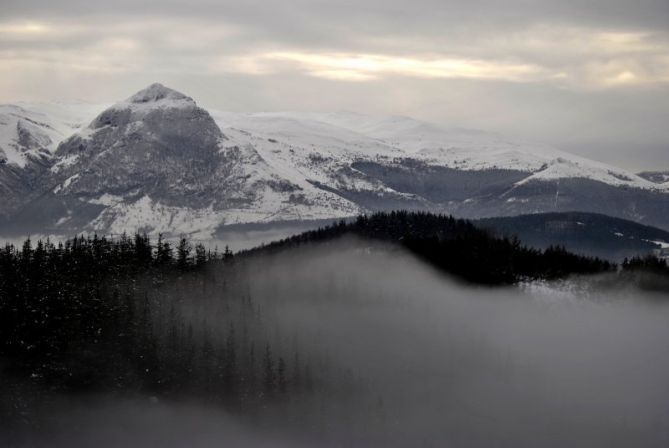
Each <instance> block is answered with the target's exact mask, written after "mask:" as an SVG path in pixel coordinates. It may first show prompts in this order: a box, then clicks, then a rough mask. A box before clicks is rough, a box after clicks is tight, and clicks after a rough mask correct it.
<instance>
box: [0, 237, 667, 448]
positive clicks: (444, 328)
mask: <svg viewBox="0 0 669 448" xmlns="http://www.w3.org/2000/svg"><path fill="white" fill-rule="evenodd" d="M122 244H125V243H122ZM143 244H144V243H142V240H141V239H140V240H137V241H136V242H135V243H132V242H129V243H128V245H127V246H126V247H127V249H125V250H126V251H127V252H125V254H126V255H123V254H124V252H123V249H121V252H118V253H119V255H116V257H118V256H120V257H121V258H117V261H112V260H113V258H111V257H110V256H107V255H95V252H93V251H92V249H93V248H94V247H95V246H92V247H90V249H87V248H86V245H83V244H82V245H80V246H79V248H77V246H74V245H73V246H72V248H71V249H70V251H71V252H70V255H67V258H66V260H74V259H76V257H94V258H91V260H99V261H95V262H88V263H87V264H86V265H87V266H88V269H89V272H91V273H92V272H96V271H98V269H100V268H102V267H103V266H104V264H101V263H105V264H107V263H111V264H108V266H109V267H108V268H105V269H108V271H106V272H108V274H105V275H102V276H101V275H97V276H94V277H91V279H90V280H75V279H74V278H72V279H71V280H70V284H71V286H69V287H67V289H63V290H65V291H69V290H70V289H69V288H71V287H73V288H74V289H73V290H71V291H79V292H78V293H76V295H78V296H79V297H82V298H83V297H85V295H81V294H88V293H86V291H87V290H89V289H90V288H92V289H93V291H95V290H97V293H96V296H97V297H98V301H96V302H88V301H87V300H82V301H80V302H78V303H77V302H72V303H71V305H68V306H71V307H74V308H72V310H75V309H80V310H81V311H83V313H81V314H79V313H73V314H70V313H69V312H66V313H64V314H63V312H62V311H58V309H54V310H53V311H52V312H53V313H54V316H56V317H57V316H62V317H63V318H64V319H62V320H60V324H58V325H57V326H55V327H49V326H46V327H42V328H43V331H44V333H42V334H43V335H45V336H47V335H50V337H48V338H46V339H42V340H40V339H39V338H38V339H37V340H35V343H36V345H35V346H34V347H33V348H30V346H23V347H21V346H20V345H17V346H15V347H14V348H11V346H8V345H6V343H7V342H8V341H11V339H5V338H6V337H7V333H6V330H7V329H9V328H11V327H7V326H5V327H3V328H4V331H5V333H3V340H4V344H3V356H7V355H8V354H9V353H14V355H11V356H14V357H16V356H19V358H14V359H16V360H20V362H18V363H17V362H15V363H14V364H13V368H10V369H8V370H7V371H6V372H5V376H6V378H4V380H3V384H6V385H8V387H5V388H3V395H2V397H3V401H2V402H3V404H4V405H5V407H4V408H3V412H4V414H3V415H4V416H3V419H2V421H3V425H2V429H1V430H0V435H1V436H0V437H1V438H0V440H3V443H6V444H9V445H10V446H35V445H38V446H41V445H46V444H48V445H49V446H63V447H65V446H68V447H73V446H74V447H76V446H87V445H89V444H90V443H95V444H96V445H97V446H109V447H112V446H121V445H123V446H145V445H146V444H147V443H148V444H161V445H166V446H180V445H182V444H188V445H190V446H198V447H209V446H220V444H222V443H223V444H234V445H235V446H249V447H252V446H270V445H271V446H314V445H318V446H341V445H342V444H345V445H347V446H379V445H384V446H410V445H413V444H415V443H416V441H419V442H420V443H421V444H423V445H424V446H444V445H447V444H455V445H458V446H490V444H495V443H496V444H501V445H502V446H531V445H535V446H536V445H539V446H547V447H550V446H556V447H557V446H564V445H565V444H568V445H570V446H630V445H643V446H664V445H665V444H666V441H667V437H669V427H667V425H666V419H665V413H666V409H665V407H664V405H665V403H666V400H667V398H669V397H667V396H666V395H667V390H666V387H665V384H666V380H665V379H666V376H667V373H669V365H668V364H667V363H666V362H665V360H666V356H665V354H666V350H665V344H664V342H663V341H664V340H665V339H666V337H667V336H669V335H667V334H666V333H667V331H668V330H667V328H668V327H667V325H666V321H667V318H668V317H669V316H667V313H666V312H667V308H666V303H665V301H664V300H658V298H660V297H661V296H657V295H654V294H652V293H641V292H640V291H639V290H634V289H633V290H626V289H621V288H617V287H615V286H613V285H612V283H611V281H602V282H598V281H597V280H596V279H593V281H594V284H595V285H600V286H595V287H592V288H590V290H589V291H588V293H587V294H584V293H583V292H582V291H579V290H572V291H571V292H570V293H567V294H566V295H565V291H564V290H558V289H555V290H553V289H551V288H550V287H548V288H546V287H545V284H543V286H542V287H541V288H527V287H523V288H519V287H518V286H512V287H507V288H501V289H489V288H486V289H481V288H479V287H473V286H464V285H462V284H461V283H458V282H457V281H454V280H453V279H452V278H448V277H444V276H443V275H442V274H440V273H438V272H437V271H435V269H434V268H432V267H430V266H429V265H427V264H425V263H424V262H422V261H420V260H419V259H417V258H416V257H415V256H412V255H410V254H409V253H407V252H405V251H404V250H402V249H398V248H397V247H395V246H393V245H387V243H381V244H379V243H378V242H376V243H375V242H373V241H371V240H365V239H362V240H360V239H343V240H342V239H335V240H332V241H331V243H329V244H323V243H322V242H321V243H316V244H305V245H301V246H299V247H297V248H294V249H290V248H287V249H283V250H279V251H274V252H273V253H272V254H266V255H262V254H255V255H253V256H249V257H241V256H238V257H234V258H226V259H223V260H221V259H219V260H218V261H216V260H212V261H208V262H203V261H198V260H201V259H200V258H198V257H200V255H198V254H199V252H198V253H196V254H194V258H193V259H192V260H189V259H185V261H184V259H183V258H182V255H181V253H182V252H181V251H182V248H181V246H180V247H176V248H174V249H175V253H174V258H173V261H172V262H170V261H165V260H166V259H165V258H160V257H164V254H165V251H164V248H163V249H161V250H162V251H163V252H161V253H162V254H163V255H160V253H159V254H156V255H155V256H154V257H155V258H154V261H153V262H150V261H149V262H147V261H141V257H142V255H141V254H143V253H146V251H145V246H143ZM100 247H101V248H102V247H106V246H105V245H102V246H100ZM122 247H123V246H121V248H122ZM89 250H90V252H89ZM107 250H110V252H109V253H110V254H112V253H114V251H113V250H112V248H111V247H109V248H108V249H104V250H103V251H102V252H99V253H100V254H104V253H105V251H107ZM86 253H90V255H85V254H86ZM56 254H57V253H56ZM56 254H54V255H56ZM77 254H78V255H77ZM54 255H51V256H54ZM73 257H74V258H73ZM205 258H206V257H205ZM34 260H35V261H34V262H37V259H36V258H35V259H34ZM46 260H48V258H47V259H45V261H43V262H44V263H47V264H46V265H47V266H48V265H49V264H48V263H49V262H48V261H46ZM106 260H107V261H106ZM124 260H125V261H124ZM160 260H163V261H160ZM64 261H65V260H64ZM160 263H167V264H162V265H161V264H160ZM172 263H174V264H172ZM183 263H185V264H183ZM195 263H204V264H199V265H196V264H195ZM69 266H71V267H70V268H64V269H74V271H73V272H80V273H81V275H83V277H81V278H82V279H84V278H87V273H86V272H84V271H81V268H77V267H75V266H76V265H75V264H71V263H70V264H69ZM160 266H162V267H160ZM59 269H63V268H59ZM103 272H104V271H103ZM101 273H102V272H101ZM57 274H58V273H57V272H54V274H53V276H52V277H49V278H53V279H54V280H55V279H57V278H58V275H57ZM608 275H616V274H608ZM101 280H102V281H101ZM45 281H46V283H43V286H42V288H46V289H44V291H45V292H46V291H49V290H51V288H54V286H49V285H50V283H49V281H50V280H45ZM601 285H608V286H605V287H601ZM5 291H6V289H5ZM52 291H53V293H57V291H58V289H53V290H52ZM114 291H116V292H114ZM70 294H72V293H70ZM114 296H118V297H119V299H120V301H119V299H113V297H114ZM46 300H47V301H46V302H45V303H56V302H50V301H49V300H50V299H46ZM34 306H39V305H37V304H35V305H34ZM38 309H39V308H38ZM96 310H97V311H96ZM102 310H106V311H105V312H101V311H102ZM5 312H7V310H3V313H5ZM40 315H41V316H44V315H43V314H41V313H40ZM76 315H79V316H80V317H74V316H76ZM68 316H69V317H68ZM31 325H32V328H34V329H35V330H36V329H38V328H40V325H34V324H31ZM15 328H16V327H15ZM27 328H28V327H24V330H20V331H25V329H27ZM75 328H80V330H79V331H78V332H75V333H73V334H74V335H75V336H74V338H71V337H70V338H69V343H68V344H65V345H60V344H61V343H62V342H65V341H67V340H68V339H67V338H68V336H67V335H68V334H71V333H69V329H75ZM121 329H123V330H121ZM16 330H19V329H18V328H16ZM119 331H122V333H123V335H122V336H121V335H120V334H119V333H118V332H119ZM50 332H54V333H52V334H51V333H50ZM10 334H11V333H10ZM24 334H25V333H24ZM28 334H30V333H28ZM26 335H27V334H26ZM63 338H65V339H63ZM24 340H26V341H29V339H25V336H24ZM10 348H11V350H12V351H9V352H8V349H10ZM20 353H22V354H21V355H19V354H20ZM43 353H51V355H49V356H48V357H47V358H44V357H43V356H44V355H43ZM9 359H12V358H11V357H10V358H9ZM44 359H49V361H48V362H47V363H44ZM232 360H234V361H232ZM19 372H24V373H21V374H20V375H19V376H17V373H19ZM60 377H63V380H60V379H58V378H60ZM68 378H69V379H68ZM398 385H401V386H400V387H398ZM75 392H76V393H75ZM73 394H74V395H73ZM630 406H634V409H635V412H630ZM15 409H21V411H20V414H15V413H14V410H15ZM101 435H106V436H105V437H103V439H101V438H100V437H101Z"/></svg>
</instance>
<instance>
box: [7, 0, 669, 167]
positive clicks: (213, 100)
mask: <svg viewBox="0 0 669 448" xmlns="http://www.w3.org/2000/svg"><path fill="white" fill-rule="evenodd" d="M155 81H159V82H162V83H164V84H166V85H168V86H170V87H173V88H176V89H177V90H180V91H182V92H184V93H186V94H188V95H190V96H192V97H193V98H195V99H196V100H197V101H198V103H199V104H200V105H202V106H205V107H211V108H217V109H225V110H237V111H259V110H317V111H330V110H352V111H356V112H367V113H374V114H400V115H409V116H413V117H416V118H422V119H427V120H430V121H433V122H436V123H440V124H445V125H449V126H463V127H470V128H479V129H485V130H491V131H498V132H502V133H505V134H508V135H509V136H512V137H521V138H525V139H532V140H537V141H541V142H546V143H550V144H553V145H555V146H557V147H560V148H562V149H565V150H568V151H571V152H574V153H578V154H581V155H584V156H588V157H592V158H596V159H599V160H602V161H605V162H609V163H613V164H617V165H620V166H624V167H626V168H630V169H635V170H636V169H669V1H668V0H635V1H631V0H546V1H539V0H508V1H499V0H463V1H453V0H411V1H406V0H401V1H400V0H338V1H325V0H276V1H273V0H237V1H230V0H188V1H187V0H181V1H177V0H153V1H141V0H110V1H92V0H0V102H12V101H16V100H50V99H74V98H76V99H83V100H87V101H94V102H98V101H105V102H107V101H115V100H118V99H122V98H125V97H127V96H129V95H130V94H132V93H133V92H134V91H136V90H139V89H141V88H143V87H145V86H146V85H148V84H149V83H151V82H155Z"/></svg>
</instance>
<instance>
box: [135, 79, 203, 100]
mask: <svg viewBox="0 0 669 448" xmlns="http://www.w3.org/2000/svg"><path fill="white" fill-rule="evenodd" d="M165 100H167V101H184V100H185V101H188V102H191V103H194V101H193V99H192V98H190V97H188V96H186V95H184V94H183V93H181V92H177V91H176V90H173V89H170V88H169V87H165V86H164V85H162V84H160V83H154V84H151V85H150V86H148V87H146V88H145V89H142V90H140V91H139V92H137V93H135V94H134V95H133V96H131V97H130V98H128V102H130V103H135V104H144V103H157V102H159V101H165Z"/></svg>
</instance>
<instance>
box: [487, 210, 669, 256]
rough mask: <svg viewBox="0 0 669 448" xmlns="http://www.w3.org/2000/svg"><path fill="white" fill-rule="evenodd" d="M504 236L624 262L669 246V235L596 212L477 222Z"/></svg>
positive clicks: (504, 218) (540, 245) (541, 214)
mask: <svg viewBox="0 0 669 448" xmlns="http://www.w3.org/2000/svg"><path fill="white" fill-rule="evenodd" d="M474 223H475V224H476V225H477V226H479V227H482V228H485V229H490V230H492V231H493V233H495V234H498V235H504V236H511V235H514V236H517V237H518V238H519V239H520V241H521V242H523V243H524V244H526V245H528V246H532V247H537V248H547V247H549V246H563V247H565V248H566V249H567V250H569V251H571V252H574V253H578V254H582V255H588V256H596V257H601V258H605V259H608V260H612V261H616V262H620V261H622V260H623V259H624V258H631V257H635V256H645V255H650V254H652V253H654V252H655V251H657V250H659V249H662V248H667V247H669V232H667V231H665V230H661V229H658V228H655V227H650V226H645V225H642V224H639V223H636V222H632V221H627V220H624V219H620V218H612V217H610V216H606V215H600V214H596V213H583V212H568V213H538V214H534V215H520V216H510V217H497V218H486V219H481V220H477V221H474Z"/></svg>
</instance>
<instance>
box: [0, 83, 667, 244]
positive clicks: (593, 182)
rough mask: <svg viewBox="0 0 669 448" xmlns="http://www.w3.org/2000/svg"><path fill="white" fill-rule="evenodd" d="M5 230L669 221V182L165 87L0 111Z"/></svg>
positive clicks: (416, 124) (549, 153)
mask: <svg viewBox="0 0 669 448" xmlns="http://www.w3.org/2000/svg"><path fill="white" fill-rule="evenodd" d="M0 193H2V196H3V198H6V199H5V200H3V202H2V203H1V204H0V216H3V217H4V220H3V221H4V223H3V226H2V227H3V230H5V231H14V232H18V231H21V232H26V231H30V232H41V233H45V232H49V233H58V234H69V233H72V232H78V231H98V232H106V233H107V232H109V233H120V232H122V231H124V230H126V231H134V230H138V229H139V230H146V231H149V232H166V233H189V234H195V235H196V236H197V237H203V238H206V237H208V236H210V235H212V234H214V233H215V232H216V231H217V230H218V229H219V228H220V227H221V226H225V225H229V224H243V223H262V222H276V221H291V220H300V221H303V220H312V219H325V218H337V217H344V216H350V215H354V214H356V213H360V212H365V211H369V210H379V209H394V208H409V209H426V210H433V211H438V212H448V213H454V214H457V215H460V216H468V217H480V216H495V215H513V214H519V213H533V212H545V211H561V210H582V211H592V212H600V213H607V214H611V215H615V216H619V217H623V218H628V219H630V218H631V219H634V220H636V221H641V222H645V223H648V224H654V225H657V226H660V227H664V228H669V204H668V202H669V201H668V199H669V184H667V183H658V182H656V181H655V180H654V179H648V178H645V177H641V176H638V175H636V174H633V173H630V172H627V171H625V170H622V169H619V168H615V167H612V166H609V165H606V164H602V163H599V162H594V161H591V160H587V159H584V158H581V157H577V156H574V155H572V154H568V153H564V152H561V151H558V150H555V149H552V148H548V147H544V146H541V145H535V144H530V143H522V142H520V143H519V142H514V141H509V140H507V139H504V138H503V137H500V136H496V135H493V134H488V133H484V132H479V131H470V130H462V129H450V128H447V127H441V126H437V125H434V124H430V123H425V122H422V121H418V120H413V119H411V118H407V117H381V118H379V117H371V116H366V115H361V114H355V113H251V114H248V113H246V114H245V113H229V112H221V111H213V110H212V111H206V110H204V109H202V108H200V107H198V106H197V104H196V103H195V101H194V100H193V99H191V98H189V97H188V96H186V95H184V94H181V93H179V92H176V91H174V90H171V89H169V88H167V87H164V86H162V85H160V84H154V85H151V86H149V87H148V88H146V89H144V90H142V91H140V92H138V93H137V94H135V95H133V96H132V97H130V98H128V99H127V100H124V101H121V102H119V103H117V104H114V105H112V106H109V107H108V106H106V105H89V104H85V103H64V102H61V103H48V104H30V103H22V104H20V105H7V106H0Z"/></svg>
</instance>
